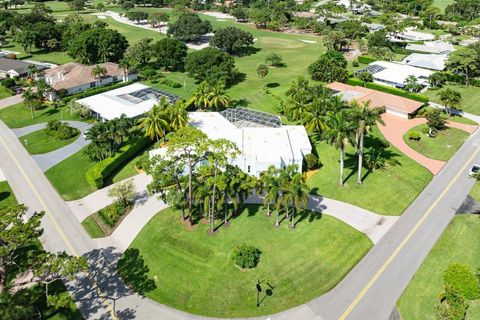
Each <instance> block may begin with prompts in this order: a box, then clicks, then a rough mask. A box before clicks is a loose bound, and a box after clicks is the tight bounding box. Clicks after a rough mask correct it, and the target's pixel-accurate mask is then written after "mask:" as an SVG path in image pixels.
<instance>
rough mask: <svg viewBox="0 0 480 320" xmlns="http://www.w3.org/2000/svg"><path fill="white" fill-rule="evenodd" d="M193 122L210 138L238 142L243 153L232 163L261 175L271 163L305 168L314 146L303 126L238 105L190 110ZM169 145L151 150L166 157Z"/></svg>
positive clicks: (190, 118) (151, 155) (190, 121)
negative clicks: (304, 160)
mask: <svg viewBox="0 0 480 320" xmlns="http://www.w3.org/2000/svg"><path fill="white" fill-rule="evenodd" d="M188 116H189V124H190V125H191V126H193V127H195V128H197V129H199V130H201V131H202V132H204V133H205V134H206V135H207V136H208V137H209V138H210V139H220V138H223V139H227V140H230V141H232V142H233V143H235V144H236V146H237V148H238V149H239V150H240V154H239V155H238V156H237V157H236V158H235V159H230V163H231V164H233V165H236V166H238V167H239V168H240V169H241V170H243V171H244V172H246V173H248V174H251V175H254V176H257V177H258V176H259V175H260V173H261V172H262V171H265V170H267V169H268V167H270V166H275V167H277V168H283V167H286V166H288V165H291V164H296V165H297V166H298V171H299V172H302V170H303V157H304V156H305V155H307V154H309V153H311V152H312V146H311V144H310V140H309V139H308V135H307V132H306V131H305V128H304V127H303V126H289V125H288V126H284V125H282V123H281V121H280V119H279V118H278V117H277V116H275V115H272V114H268V113H265V112H261V111H257V110H252V109H246V108H235V109H227V110H225V111H222V112H190V113H189V115H188ZM166 149H167V148H160V149H156V150H152V151H150V157H153V156H156V155H159V156H166Z"/></svg>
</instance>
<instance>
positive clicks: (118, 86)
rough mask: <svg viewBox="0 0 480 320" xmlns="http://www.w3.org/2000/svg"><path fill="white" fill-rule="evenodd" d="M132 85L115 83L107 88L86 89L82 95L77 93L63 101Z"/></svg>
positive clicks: (129, 82) (130, 82)
mask: <svg viewBox="0 0 480 320" xmlns="http://www.w3.org/2000/svg"><path fill="white" fill-rule="evenodd" d="M132 83H133V81H127V82H117V83H115V84H112V85H109V86H104V87H98V88H92V89H88V90H86V91H84V92H82V93H78V94H74V95H71V96H68V97H65V98H63V101H64V102H65V103H67V102H70V100H73V99H82V98H86V97H90V96H93V95H96V94H99V93H103V92H107V91H110V90H113V89H118V88H121V87H125V86H128V85H130V84H132Z"/></svg>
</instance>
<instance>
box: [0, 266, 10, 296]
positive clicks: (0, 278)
mask: <svg viewBox="0 0 480 320" xmlns="http://www.w3.org/2000/svg"><path fill="white" fill-rule="evenodd" d="M7 278H8V271H7V268H6V267H2V268H0V293H2V292H3V290H5V288H6V287H7Z"/></svg>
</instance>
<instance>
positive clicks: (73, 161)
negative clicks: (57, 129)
mask: <svg viewBox="0 0 480 320" xmlns="http://www.w3.org/2000/svg"><path fill="white" fill-rule="evenodd" d="M92 164H93V162H91V161H90V160H89V159H88V158H87V157H84V156H83V155H82V151H81V150H80V151H79V152H77V153H75V154H73V155H72V156H70V157H68V158H67V159H65V160H63V161H62V162H60V163H59V164H57V165H56V166H54V167H52V168H50V169H48V170H47V171H46V172H45V175H46V176H47V178H48V180H50V183H51V184H52V185H53V186H54V187H55V189H57V191H58V193H60V195H61V196H62V197H63V198H64V199H65V200H76V199H80V198H83V197H84V196H86V195H88V194H90V193H92V192H93V191H95V189H94V188H93V187H92V186H90V185H89V184H88V182H87V179H86V177H85V173H86V172H87V170H88V168H90V166H91V165H92Z"/></svg>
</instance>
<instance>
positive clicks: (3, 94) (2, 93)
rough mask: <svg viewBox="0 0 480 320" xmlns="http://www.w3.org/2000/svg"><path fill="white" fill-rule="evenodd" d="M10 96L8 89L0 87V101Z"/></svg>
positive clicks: (10, 92)
mask: <svg viewBox="0 0 480 320" xmlns="http://www.w3.org/2000/svg"><path fill="white" fill-rule="evenodd" d="M11 96H12V91H11V90H10V89H8V88H5V87H3V86H0V99H5V98H8V97H11Z"/></svg>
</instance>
